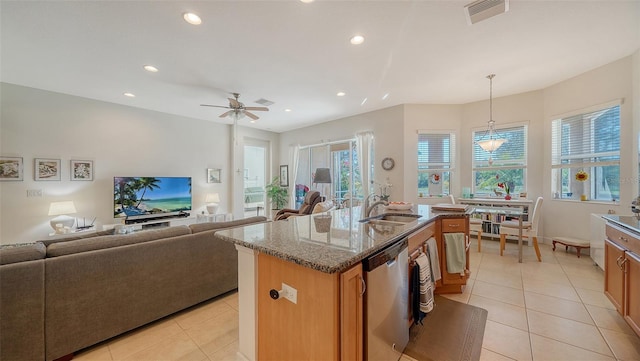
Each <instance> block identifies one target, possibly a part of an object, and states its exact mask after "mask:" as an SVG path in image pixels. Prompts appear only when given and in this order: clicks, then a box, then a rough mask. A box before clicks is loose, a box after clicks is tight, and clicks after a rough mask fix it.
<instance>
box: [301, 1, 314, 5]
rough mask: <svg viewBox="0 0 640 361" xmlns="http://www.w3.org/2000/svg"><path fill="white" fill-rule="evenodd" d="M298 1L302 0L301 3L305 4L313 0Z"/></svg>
mask: <svg viewBox="0 0 640 361" xmlns="http://www.w3.org/2000/svg"><path fill="white" fill-rule="evenodd" d="M300 1H302V2H303V3H305V4H308V3H312V2H313V0H300Z"/></svg>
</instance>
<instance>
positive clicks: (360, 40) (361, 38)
mask: <svg viewBox="0 0 640 361" xmlns="http://www.w3.org/2000/svg"><path fill="white" fill-rule="evenodd" d="M349 41H351V44H353V45H360V44H362V43H364V36H362V35H354V36H353V37H352V38H351V40H349Z"/></svg>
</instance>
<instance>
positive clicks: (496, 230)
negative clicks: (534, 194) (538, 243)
mask: <svg viewBox="0 0 640 361" xmlns="http://www.w3.org/2000/svg"><path fill="white" fill-rule="evenodd" d="M458 203H461V204H468V205H471V206H482V207H518V208H522V210H523V212H524V213H525V216H524V217H523V219H522V221H523V222H524V221H528V218H529V217H528V214H529V209H530V208H531V207H532V206H533V201H532V200H530V199H523V198H518V199H510V200H505V199H503V198H460V199H458ZM472 217H475V218H480V219H482V235H483V236H486V237H490V238H500V223H502V222H503V221H505V220H510V218H509V217H508V216H506V215H504V214H486V213H479V214H474V215H473V216H472ZM512 238H513V237H509V236H508V238H507V239H512ZM513 239H517V237H515V238H513ZM529 243H530V242H529Z"/></svg>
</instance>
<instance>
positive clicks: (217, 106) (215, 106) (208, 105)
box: [200, 104, 231, 109]
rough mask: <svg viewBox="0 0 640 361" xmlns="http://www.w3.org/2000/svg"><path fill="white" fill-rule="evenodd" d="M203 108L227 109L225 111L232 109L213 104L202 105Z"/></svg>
mask: <svg viewBox="0 0 640 361" xmlns="http://www.w3.org/2000/svg"><path fill="white" fill-rule="evenodd" d="M200 106H201V107H213V108H225V109H231V108H229V107H225V106H222V105H211V104H200Z"/></svg>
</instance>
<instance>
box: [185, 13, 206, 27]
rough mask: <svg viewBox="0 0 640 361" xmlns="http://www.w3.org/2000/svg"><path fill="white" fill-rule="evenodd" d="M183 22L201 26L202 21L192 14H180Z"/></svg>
mask: <svg viewBox="0 0 640 361" xmlns="http://www.w3.org/2000/svg"><path fill="white" fill-rule="evenodd" d="M182 17H183V18H184V21H186V22H188V23H189V24H191V25H200V24H202V19H200V17H199V16H198V15H196V14H194V13H184V14H182Z"/></svg>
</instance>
